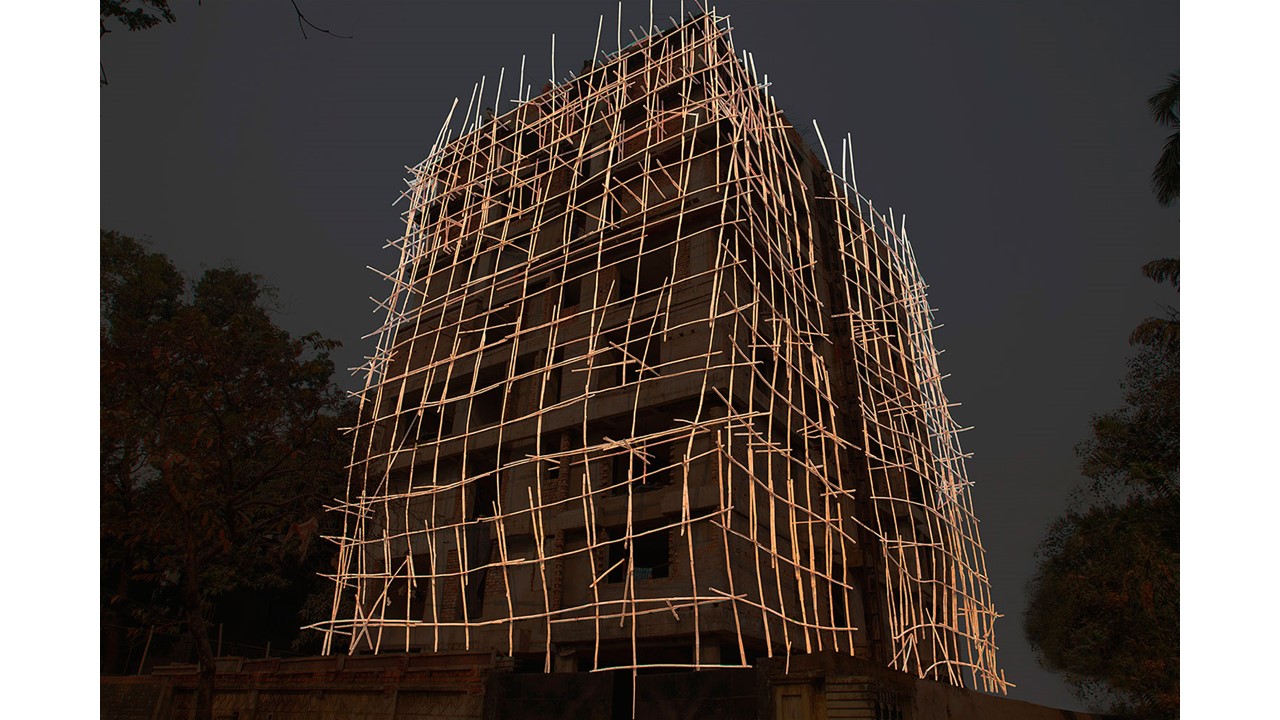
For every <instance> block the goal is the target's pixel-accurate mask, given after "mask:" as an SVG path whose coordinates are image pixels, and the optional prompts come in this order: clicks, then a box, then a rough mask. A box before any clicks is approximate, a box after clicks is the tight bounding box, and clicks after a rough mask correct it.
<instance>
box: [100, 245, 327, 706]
mask: <svg viewBox="0 0 1280 720" xmlns="http://www.w3.org/2000/svg"><path fill="white" fill-rule="evenodd" d="M101 252H102V255H101V257H102V284H101V287H102V291H101V292H102V295H101V298H100V303H101V312H102V320H101V326H100V327H101V345H102V347H101V374H102V403H103V405H102V422H101V428H102V429H101V458H102V533H103V564H104V592H105V593H106V594H107V597H106V598H104V610H107V609H115V610H116V611H118V612H132V613H134V614H135V615H140V616H142V617H145V619H146V620H148V621H150V622H152V623H162V622H169V623H174V624H179V623H180V624H181V625H182V626H183V627H185V628H186V630H187V632H188V633H189V635H190V638H191V640H192V642H193V643H194V646H195V652H196V656H197V659H198V662H199V666H200V677H201V683H200V689H199V692H198V693H197V707H198V713H197V717H200V718H209V717H211V709H212V705H211V700H212V692H213V680H214V675H213V672H214V655H213V649H212V647H211V646H210V642H209V627H208V622H209V620H208V618H209V613H210V609H211V605H212V603H213V602H214V601H215V600H217V599H218V598H219V597H225V596H227V595H228V594H229V593H232V592H235V591H237V590H242V589H245V588H252V589H258V590H273V589H280V588H281V587H283V586H284V585H285V583H286V579H285V575H286V570H287V568H288V566H289V565H291V564H294V563H298V562H300V560H301V558H302V557H303V556H305V554H306V552H307V550H308V548H309V547H319V546H321V545H323V544H322V543H314V544H312V543H311V542H310V540H311V538H312V537H313V535H314V533H315V530H316V526H317V521H318V516H319V515H320V510H321V507H322V505H323V503H324V502H325V501H327V500H328V499H330V498H332V497H334V495H335V494H336V492H337V487H339V486H340V484H341V483H342V482H343V479H344V477H345V475H344V472H343V467H344V465H345V461H346V456H347V443H346V442H345V441H344V440H342V439H341V438H340V437H339V427H340V425H341V424H342V422H343V420H344V418H343V417H342V415H343V413H344V412H345V411H346V403H344V402H343V400H342V395H341V393H340V392H339V390H338V389H337V388H336V387H335V386H334V385H333V384H332V382H331V380H330V378H331V376H332V373H333V364H332V362H331V361H330V359H329V351H330V350H332V349H333V348H334V347H335V346H336V345H337V343H335V342H333V341H330V340H325V339H323V338H321V337H320V336H319V335H317V334H310V335H307V336H304V337H302V338H293V337H291V336H290V335H289V333H287V332H285V331H283V330H281V329H280V328H278V327H277V326H276V325H275V323H274V322H273V320H272V318H271V315H270V313H269V312H268V310H267V308H266V307H265V302H266V300H268V299H269V292H268V290H267V288H265V287H264V286H263V285H262V283H261V281H260V280H259V279H258V278H257V277H255V276H253V275H249V274H245V273H242V272H239V271H236V270H234V269H230V268H222V269H214V270H208V271H206V272H205V273H204V275H203V276H202V277H201V278H200V279H199V280H198V281H197V282H195V283H194V284H193V285H191V286H190V287H188V284H187V283H186V282H185V281H184V280H183V278H182V276H181V275H180V274H179V273H178V272H177V271H176V270H175V269H174V267H173V265H172V264H171V263H169V261H168V260H167V259H165V258H164V257H163V256H162V255H158V254H154V253H149V252H147V251H146V250H145V249H144V248H142V246H141V245H139V244H138V243H137V242H136V241H134V240H132V239H130V238H127V237H122V236H120V235H118V234H116V233H111V232H103V233H102V251H101ZM113 571H114V573H118V574H117V575H116V576H115V577H114V578H111V579H114V581H115V582H108V578H109V577H110V576H111V575H112V574H113ZM135 583H142V584H144V585H145V586H146V587H147V588H148V589H149V590H150V593H149V594H148V595H147V597H146V598H145V599H142V600H140V599H138V597H137V596H136V594H135V593H131V592H130V585H131V584H135Z"/></svg>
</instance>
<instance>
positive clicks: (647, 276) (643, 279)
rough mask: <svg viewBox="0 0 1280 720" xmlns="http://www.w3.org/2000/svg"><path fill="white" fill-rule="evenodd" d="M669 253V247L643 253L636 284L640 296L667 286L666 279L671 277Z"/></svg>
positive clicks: (670, 250) (670, 249)
mask: <svg viewBox="0 0 1280 720" xmlns="http://www.w3.org/2000/svg"><path fill="white" fill-rule="evenodd" d="M671 252H672V247H671V246H670V245H668V246H667V247H664V248H659V249H657V250H648V251H646V252H645V254H644V257H643V258H641V260H640V278H639V281H638V284H637V290H638V292H639V293H640V294H644V293H647V292H651V291H653V290H657V289H658V288H661V287H662V286H663V285H666V284H667V279H668V278H670V277H671Z"/></svg>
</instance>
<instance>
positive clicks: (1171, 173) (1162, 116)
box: [1147, 73, 1179, 207]
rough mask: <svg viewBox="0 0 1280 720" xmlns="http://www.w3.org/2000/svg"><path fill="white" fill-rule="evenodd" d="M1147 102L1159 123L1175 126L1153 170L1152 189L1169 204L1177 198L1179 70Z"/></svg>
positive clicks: (1157, 198) (1163, 203) (1160, 199)
mask: <svg viewBox="0 0 1280 720" xmlns="http://www.w3.org/2000/svg"><path fill="white" fill-rule="evenodd" d="M1147 105H1148V106H1149V107H1150V108H1151V116H1152V117H1153V118H1154V119H1155V121H1156V124H1158V125H1164V126H1166V127H1171V128H1173V133H1172V134H1171V135H1169V137H1168V138H1167V139H1165V141H1164V151H1163V152H1161V153H1160V160H1159V161H1157V162H1156V167H1155V169H1154V170H1152V171H1151V189H1152V191H1154V192H1155V194H1156V201H1157V202H1159V203H1160V204H1161V205H1163V206H1165V207H1168V206H1169V205H1172V204H1173V201H1174V200H1177V199H1178V111H1179V108H1178V73H1171V74H1170V75H1169V84H1168V85H1166V86H1165V88H1164V89H1163V90H1161V91H1160V92H1157V93H1156V94H1155V95H1152V96H1151V97H1149V98H1147Z"/></svg>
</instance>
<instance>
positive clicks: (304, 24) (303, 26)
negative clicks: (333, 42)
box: [289, 0, 354, 40]
mask: <svg viewBox="0 0 1280 720" xmlns="http://www.w3.org/2000/svg"><path fill="white" fill-rule="evenodd" d="M289 2H290V3H292V5H293V11H294V12H295V13H297V14H298V29H299V30H301V31H302V39H303V40H306V39H307V28H308V27H310V28H311V29H312V30H315V31H317V32H322V33H324V34H325V35H332V36H333V37H336V38H342V39H343V40H350V39H352V37H354V36H353V35H339V34H338V33H336V32H333V31H332V30H327V29H325V28H322V27H320V26H319V25H316V24H315V23H313V22H311V21H310V20H308V19H307V16H306V15H303V14H302V8H300V7H298V2H297V0H289Z"/></svg>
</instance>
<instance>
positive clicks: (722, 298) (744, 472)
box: [312, 5, 1007, 692]
mask: <svg viewBox="0 0 1280 720" xmlns="http://www.w3.org/2000/svg"><path fill="white" fill-rule="evenodd" d="M653 22H654V21H653V14H652V7H650V11H649V24H648V26H647V27H646V28H645V29H643V30H642V34H641V35H640V36H636V35H635V33H634V32H633V33H632V35H633V38H635V41H634V42H633V43H632V44H630V45H627V46H623V44H622V21H621V5H619V12H618V23H617V28H616V30H615V35H616V39H617V51H616V52H609V51H607V50H603V49H602V48H601V38H602V35H603V32H604V29H603V23H604V18H603V16H602V17H601V19H600V23H599V25H598V27H597V32H596V43H595V51H594V52H593V55H592V58H591V59H590V60H589V61H588V62H587V63H586V64H584V66H583V67H582V69H581V70H580V71H579V72H577V73H571V75H570V79H567V80H557V75H556V72H555V46H554V42H555V40H554V36H553V39H552V48H551V53H550V58H551V64H552V73H551V82H549V83H547V85H546V86H545V87H544V89H543V91H542V92H541V93H539V94H534V93H533V92H532V90H531V89H530V88H529V87H528V86H526V85H525V82H526V80H525V78H526V68H525V60H524V58H522V59H521V69H520V74H519V80H518V85H517V90H516V93H515V94H516V99H514V100H509V101H505V104H506V105H507V106H508V107H506V108H504V107H503V105H504V101H503V100H502V85H503V82H504V79H505V69H503V70H502V71H500V72H499V74H498V81H497V83H496V89H495V90H493V92H492V96H493V100H494V110H493V111H486V109H485V99H484V98H485V80H484V79H483V78H482V79H481V81H480V83H478V84H477V85H476V86H475V87H474V88H473V90H472V93H471V97H470V99H469V101H468V103H467V104H466V108H465V111H464V112H463V113H462V115H461V117H460V119H458V120H456V121H455V119H454V117H455V112H456V110H457V109H458V108H459V105H460V98H459V99H455V100H454V102H453V105H452V107H451V108H450V110H449V114H448V117H447V118H446V120H445V122H444V125H443V126H441V128H440V130H439V132H438V133H437V136H436V139H435V143H434V144H433V146H432V150H431V152H430V154H429V155H428V156H427V158H426V159H425V160H423V161H422V162H421V163H419V164H417V165H416V166H414V167H412V168H409V172H410V178H409V180H408V188H407V189H406V191H405V192H404V194H403V195H402V199H405V200H407V208H406V209H405V211H404V217H405V232H404V235H403V237H402V238H400V239H398V240H396V241H392V242H391V243H388V247H389V248H392V249H393V250H395V251H396V252H397V253H398V256H399V257H398V262H397V266H396V269H395V270H394V271H391V272H385V273H384V272H380V271H378V272H379V274H380V275H382V276H383V277H384V279H386V280H387V281H388V283H389V284H390V286H391V289H390V293H389V296H388V298H387V299H386V300H375V303H376V304H377V306H378V310H379V311H380V312H382V313H383V314H384V317H385V320H384V322H383V324H382V326H381V327H380V328H378V329H377V330H376V331H375V332H374V333H372V334H371V336H370V337H376V338H377V339H376V345H375V350H374V352H373V354H372V355H371V356H369V358H368V359H367V363H366V364H365V365H364V366H362V367H361V368H360V371H362V372H363V373H364V374H365V386H364V390H363V391H361V392H360V393H358V394H357V396H358V401H359V421H358V424H357V426H356V427H355V428H354V432H353V435H354V441H353V444H352V455H351V462H350V466H349V468H350V475H349V480H348V484H347V490H346V495H345V497H344V498H341V499H339V500H338V501H337V502H336V504H335V505H334V506H333V507H331V508H330V509H331V510H332V511H334V512H338V513H340V514H341V516H342V524H341V529H340V531H339V534H338V535H336V536H334V537H331V538H329V539H330V540H332V541H334V542H336V543H337V544H338V546H339V552H338V560H337V567H336V568H335V571H334V572H333V573H332V575H330V576H329V577H331V579H332V580H333V582H334V593H333V611H332V614H331V617H330V619H329V620H328V621H326V622H322V623H317V624H316V625H314V626H312V627H314V628H316V629H318V630H320V631H321V632H322V633H323V635H324V644H323V651H324V652H325V653H333V652H348V653H360V652H379V651H384V652H385V651H410V650H419V649H430V650H432V651H445V650H450V649H470V648H472V647H487V648H492V649H496V650H499V651H500V652H504V653H506V654H509V655H512V656H518V657H525V658H529V659H532V658H535V657H538V658H540V661H541V665H542V669H543V670H544V671H552V670H554V669H556V667H557V664H558V663H560V662H561V659H562V658H563V657H568V656H572V657H574V658H576V660H574V662H575V663H578V664H580V665H582V666H583V667H584V668H585V669H590V670H609V669H613V670H629V671H631V672H632V673H633V674H634V673H636V672H638V671H639V670H640V669H643V668H648V667H659V666H661V667H689V668H704V667H708V666H725V665H728V666H739V665H749V664H750V663H751V661H752V658H753V657H756V656H767V657H773V656H777V655H781V656H784V657H786V658H788V661H789V657H790V655H791V654H792V653H794V652H806V653H807V652H816V651H819V650H824V649H829V648H830V649H835V650H837V651H838V652H843V653H851V654H870V655H872V656H873V657H878V658H880V659H881V660H882V661H883V662H885V663H887V664H889V665H891V666H893V667H896V668H899V669H902V670H905V671H908V672H913V673H916V674H917V675H919V676H920V677H929V678H934V679H938V680H941V681H944V682H950V683H953V684H965V683H966V682H967V683H968V684H970V685H971V686H973V687H977V688H980V689H983V690H987V691H998V692H1003V691H1004V690H1005V688H1006V686H1007V683H1006V681H1005V680H1004V676H1003V673H1001V672H1000V671H999V670H998V669H997V667H996V663H995V651H996V646H995V642H994V634H993V626H994V622H995V620H996V619H997V618H998V617H999V615H998V614H997V613H996V612H995V610H994V608H993V606H992V602H991V594H990V582H989V580H988V578H987V574H986V568H985V564H984V562H985V561H984V551H983V549H982V545H981V542H980V541H979V535H978V526H977V520H976V518H974V516H973V512H972V509H971V508H972V504H971V499H970V487H971V485H972V484H971V483H970V481H969V480H968V479H967V476H966V474H965V467H964V458H965V457H966V455H965V454H964V453H963V451H962V450H961V447H960V444H959V441H958V439H957V434H958V432H959V431H960V430H961V428H960V427H959V426H958V425H957V424H956V423H955V422H954V420H953V419H952V417H951V414H950V407H951V406H950V405H949V404H948V403H947V400H946V397H945V395H943V393H942V386H941V382H942V379H943V377H944V376H943V375H942V374H941V373H940V371H939V369H938V363H937V356H938V354H939V352H938V351H937V350H936V349H935V347H934V344H933V328H934V327H935V326H934V325H933V320H932V317H933V310H932V309H931V307H930V306H929V303H928V300H927V297H926V294H925V290H926V286H925V284H924V282H923V280H922V278H921V277H920V274H919V271H918V269H917V266H916V262H915V258H914V255H913V252H912V250H911V246H910V244H909V243H908V241H907V237H906V228H905V218H902V219H901V220H900V221H899V219H898V218H896V217H895V215H894V214H893V212H892V211H890V214H889V217H888V218H887V219H886V218H885V217H884V216H883V215H881V214H880V213H879V212H877V211H876V210H875V209H874V207H873V206H872V204H871V203H870V202H869V201H868V200H866V198H865V197H863V196H862V195H860V194H859V192H858V189H857V182H856V179H855V176H854V171H853V151H852V143H851V141H850V140H849V139H848V138H847V137H846V138H844V139H842V142H841V147H840V149H839V150H840V158H839V163H838V165H839V167H840V171H839V174H837V173H836V172H835V167H836V164H833V163H832V160H831V156H830V154H829V152H828V148H827V147H826V143H825V141H824V140H823V138H822V133H821V130H820V129H819V128H818V127H817V125H816V124H815V125H814V129H815V131H816V132H817V136H818V140H819V143H820V144H821V151H822V154H823V158H824V159H825V162H823V160H820V159H818V157H817V156H815V155H814V154H813V152H812V151H811V150H809V149H808V148H807V147H805V145H804V143H803V141H801V140H800V136H799V134H798V133H797V132H796V131H795V130H794V129H793V128H792V127H791V125H790V124H789V123H788V122H787V121H786V118H785V117H784V116H783V114H782V113H781V111H780V110H778V108H777V104H776V102H775V100H774V98H773V97H772V96H770V95H769V93H768V87H769V83H768V78H767V76H761V75H758V74H757V72H756V69H755V61H754V57H752V56H751V55H750V54H749V53H742V54H739V53H738V52H737V51H736V50H735V49H734V47H733V42H732V37H731V29H730V27H729V23H728V18H727V17H726V16H721V15H718V14H717V13H716V12H715V10H714V9H711V10H701V9H700V10H699V11H698V12H697V13H695V14H691V15H687V16H686V15H685V14H684V9H683V7H682V8H681V18H680V20H679V21H678V22H676V21H674V20H673V21H672V26H671V27H670V28H668V29H666V30H661V31H660V30H658V29H657V28H656V27H655V26H654V24H653ZM606 42H607V41H606ZM663 545H665V548H666V549H665V553H664V552H663V550H662V546H663ZM664 638H665V639H668V640H670V639H671V638H677V639H680V643H678V644H679V645H680V647H683V648H684V650H681V651H680V652H683V653H684V654H683V655H681V654H680V652H676V653H675V654H672V653H671V652H668V653H667V654H665V655H663V654H662V653H655V652H654V651H653V647H655V643H659V641H662V640H663V639H664ZM670 644H671V643H668V645H670Z"/></svg>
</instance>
